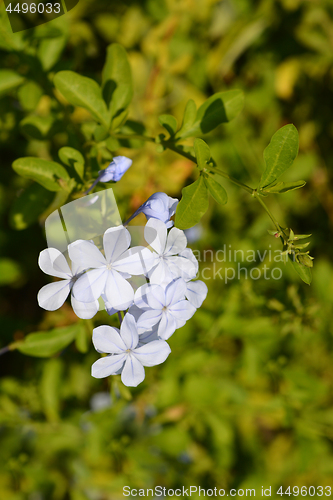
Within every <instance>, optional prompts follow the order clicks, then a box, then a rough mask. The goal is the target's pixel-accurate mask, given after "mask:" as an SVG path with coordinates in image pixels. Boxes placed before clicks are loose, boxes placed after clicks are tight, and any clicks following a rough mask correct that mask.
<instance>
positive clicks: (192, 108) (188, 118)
mask: <svg viewBox="0 0 333 500" xmlns="http://www.w3.org/2000/svg"><path fill="white" fill-rule="evenodd" d="M196 115H197V107H196V104H195V102H194V101H193V99H190V100H189V101H188V102H187V104H186V107H185V111H184V117H183V123H182V126H181V127H180V129H179V130H178V132H177V134H176V137H177V138H178V137H182V136H183V135H184V134H185V133H186V132H188V131H189V130H190V129H191V128H192V125H193V123H194V120H195V117H196Z"/></svg>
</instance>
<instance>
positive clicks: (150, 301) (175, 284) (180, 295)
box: [134, 278, 196, 340]
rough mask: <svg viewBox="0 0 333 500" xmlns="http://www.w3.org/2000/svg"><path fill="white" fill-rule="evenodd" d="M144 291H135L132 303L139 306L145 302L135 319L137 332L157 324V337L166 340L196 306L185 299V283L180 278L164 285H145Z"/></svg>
mask: <svg viewBox="0 0 333 500" xmlns="http://www.w3.org/2000/svg"><path fill="white" fill-rule="evenodd" d="M144 287H145V289H144V293H143V294H142V293H141V291H140V289H139V290H137V291H136V293H135V297H134V303H135V305H136V306H138V307H140V305H141V306H142V304H143V303H146V306H145V307H144V312H143V313H142V315H141V316H140V317H139V319H138V321H137V327H138V330H139V332H140V331H143V330H149V329H151V328H152V327H153V326H154V325H157V324H158V329H157V334H158V336H159V338H161V339H163V340H167V339H168V338H169V337H171V335H172V334H173V333H174V332H175V330H176V329H177V328H181V327H182V326H184V325H185V323H186V321H187V320H188V319H190V318H191V317H192V316H193V314H194V313H195V311H196V308H195V307H194V306H193V305H192V304H191V303H190V302H189V301H188V300H185V294H186V284H185V281H184V280H183V279H181V278H178V279H177V280H174V281H172V282H171V283H169V284H168V285H167V286H166V287H164V286H160V285H148V286H145V285H144Z"/></svg>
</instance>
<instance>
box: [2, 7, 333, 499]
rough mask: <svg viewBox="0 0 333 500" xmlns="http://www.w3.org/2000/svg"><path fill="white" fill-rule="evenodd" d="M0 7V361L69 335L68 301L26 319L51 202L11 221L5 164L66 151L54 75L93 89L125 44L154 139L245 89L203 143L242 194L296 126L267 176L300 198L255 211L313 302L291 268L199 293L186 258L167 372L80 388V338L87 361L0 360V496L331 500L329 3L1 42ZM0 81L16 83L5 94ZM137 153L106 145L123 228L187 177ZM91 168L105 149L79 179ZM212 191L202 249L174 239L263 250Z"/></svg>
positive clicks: (69, 118)
mask: <svg viewBox="0 0 333 500" xmlns="http://www.w3.org/2000/svg"><path fill="white" fill-rule="evenodd" d="M0 10H1V19H0V67H1V72H2V73H1V72H0V148H1V155H0V164H1V169H0V217H1V229H0V255H1V257H0V285H1V287H0V294H1V300H0V313H1V347H3V346H6V345H7V344H9V343H11V342H13V341H14V340H15V341H17V340H20V339H22V338H23V337H24V336H25V335H26V334H28V333H30V332H34V331H38V330H49V329H52V328H55V327H61V326H67V325H71V324H73V323H76V322H77V320H78V319H77V318H76V317H75V315H74V313H73V312H72V310H71V308H70V306H69V305H68V304H65V305H64V306H63V307H62V308H61V309H60V310H59V311H56V312H46V311H43V310H41V309H39V307H38V305H37V301H36V294H37V292H38V290H39V288H41V286H43V285H44V284H46V283H47V282H48V277H47V276H45V275H44V274H43V273H42V272H41V271H40V269H39V268H38V265H37V259H38V254H39V252H40V251H41V250H42V249H43V248H45V247H46V241H45V236H44V230H43V215H42V216H41V214H43V212H44V211H45V209H46V208H47V207H48V206H49V205H50V203H51V202H52V198H53V196H54V193H50V192H48V191H46V190H44V189H43V188H41V189H42V199H43V203H41V205H40V207H39V209H38V210H37V212H38V213H33V212H28V211H26V213H22V211H20V206H19V203H18V201H17V200H18V199H19V198H18V197H19V196H22V193H24V192H25V191H24V190H25V189H26V188H28V187H29V186H30V184H31V182H30V181H28V180H26V179H23V178H22V177H19V176H18V175H16V174H15V172H14V171H13V170H12V168H11V164H12V162H13V161H14V160H15V159H16V158H18V157H21V156H39V157H41V158H45V159H54V160H57V151H58V149H59V148H61V147H63V146H66V145H69V146H72V147H76V148H78V149H80V150H82V148H83V144H84V143H85V142H86V141H89V140H90V137H91V123H92V122H91V117H90V116H89V114H88V113H87V112H86V111H84V110H83V109H82V108H75V109H74V108H73V107H68V106H64V105H63V102H62V100H61V97H60V96H59V95H57V92H55V91H54V87H53V85H52V79H53V76H54V74H55V73H56V72H57V71H60V70H63V69H71V70H74V71H77V72H78V73H80V74H82V75H85V76H88V77H90V78H93V79H95V80H96V81H97V82H100V80H101V70H102V67H103V64H104V60H105V55H106V47H107V46H108V45H109V44H110V43H112V42H118V43H120V44H122V45H123V46H124V47H125V48H126V50H127V52H128V56H129V59H130V63H131V68H132V72H133V80H134V88H135V94H134V99H133V102H132V105H131V108H130V115H129V117H130V118H131V119H133V120H138V121H142V122H143V123H144V124H145V126H146V129H147V133H148V134H149V133H150V134H152V135H155V136H156V135H157V133H159V132H161V131H162V129H161V127H160V126H159V124H158V115H159V114H161V113H171V114H174V115H175V116H176V117H178V119H179V120H181V118H182V115H183V111H184V107H185V104H186V102H187V100H188V99H190V98H192V99H194V100H195V102H196V103H197V105H200V104H201V103H202V102H203V101H204V100H205V99H206V98H207V97H208V96H210V95H211V94H213V93H214V92H218V91H222V90H229V89H234V88H240V89H242V90H243V91H244V93H245V108H244V110H243V112H242V113H241V114H240V116H239V117H238V118H236V119H235V120H234V121H233V122H231V123H230V124H227V125H224V126H220V127H219V128H218V129H216V130H215V131H214V132H213V133H211V134H210V135H208V136H207V137H205V140H206V141H207V142H208V144H209V145H210V147H211V150H212V153H213V155H214V158H215V159H216V161H217V164H218V165H219V166H220V167H221V168H223V169H224V170H227V171H228V172H229V173H230V174H231V175H233V176H234V177H236V178H238V179H239V180H241V181H243V182H245V183H247V184H249V185H253V186H255V185H256V183H257V182H258V180H259V178H260V175H261V172H262V168H263V156H262V153H263V150H264V148H265V147H266V146H267V144H268V143H269V140H270V138H271V136H272V135H273V133H274V132H276V130H277V129H278V128H279V127H281V126H283V125H285V124H286V123H294V124H295V126H296V127H297V128H298V130H299V133H300V152H299V156H298V158H297V160H296V162H295V164H294V166H293V167H292V168H291V169H290V172H289V173H288V174H287V175H285V177H284V180H298V179H304V180H306V181H307V185H306V186H305V187H304V188H303V189H301V190H298V191H294V192H291V193H287V194H284V195H280V196H277V195H276V196H270V197H269V198H268V201H267V203H268V205H269V207H270V208H271V210H272V211H273V212H274V213H275V215H276V217H277V219H278V220H279V222H280V223H281V224H282V225H283V226H284V227H292V228H293V230H294V231H295V232H297V233H312V234H313V237H312V245H311V255H313V256H314V257H315V261H314V262H315V267H314V272H313V283H312V285H311V286H310V287H309V286H307V285H306V284H304V283H302V282H301V281H300V280H299V278H298V276H297V275H296V274H295V273H294V272H293V270H292V269H291V268H290V267H289V264H288V265H287V266H284V265H283V264H275V263H272V262H269V261H268V259H266V260H265V261H264V262H260V261H259V259H258V261H257V262H256V263H253V262H252V263H249V262H241V264H242V266H247V267H248V269H249V270H250V269H251V268H253V267H259V268H262V266H263V265H265V264H266V265H267V266H269V267H272V266H273V267H276V266H280V267H281V269H282V271H283V276H282V278H281V279H279V280H273V279H268V280H265V279H259V280H250V279H244V276H243V277H242V278H241V279H235V280H232V281H230V282H228V283H227V284H226V283H225V281H224V280H221V279H219V278H217V279H212V278H213V274H214V262H210V259H209V262H206V263H204V262H201V264H200V265H201V266H202V267H208V268H209V269H208V271H206V277H207V278H208V279H207V281H206V283H207V285H208V287H209V293H208V297H207V299H206V301H205V302H204V304H203V306H202V308H201V309H200V310H198V311H197V313H196V314H195V316H194V317H193V318H192V319H191V320H190V321H189V322H188V323H187V324H186V325H185V326H184V327H183V328H182V329H180V330H177V331H176V333H175V334H174V335H173V336H172V338H171V339H170V346H171V349H172V354H171V355H170V357H169V358H168V360H167V361H166V362H165V363H164V364H163V365H161V366H158V367H154V368H148V369H147V370H146V379H145V381H144V382H143V383H142V384H141V385H140V386H139V387H138V388H136V389H130V390H127V389H126V390H124V389H123V388H122V387H121V385H120V384H119V382H118V380H117V379H114V382H113V383H112V381H111V380H95V379H93V378H92V377H91V376H90V366H91V364H92V363H93V362H94V361H95V360H96V359H97V358H98V357H99V355H98V354H97V353H96V352H95V351H94V349H93V347H92V345H91V344H90V339H88V338H87V339H86V340H88V344H87V346H86V345H85V342H84V341H82V342H81V343H80V342H76V344H75V343H73V344H72V345H70V346H69V347H68V348H67V349H65V350H64V351H63V352H62V353H61V354H60V355H57V356H55V357H53V358H52V359H38V358H33V357H29V356H24V355H23V354H20V353H17V352H10V353H7V354H5V355H3V356H2V357H1V358H0V362H1V366H0V371H1V379H0V499H1V500H2V499H4V500H110V499H112V500H113V499H118V498H123V497H122V488H123V486H125V485H129V486H131V487H133V488H140V487H141V488H143V487H154V486H155V485H161V486H166V487H168V488H175V487H179V486H182V485H185V486H189V485H200V486H201V487H203V488H211V487H214V486H217V487H219V488H257V494H259V491H260V490H261V486H262V485H264V486H265V487H269V486H272V488H273V491H276V490H277V488H278V487H279V486H281V485H283V486H284V487H287V486H289V485H291V486H293V485H298V486H302V485H305V486H311V485H313V486H317V485H322V486H326V485H331V486H332V487H333V479H332V478H333V355H332V346H333V337H332V334H333V328H332V323H333V309H332V305H333V267H332V259H331V257H332V244H333V239H332V223H333V194H332V189H331V185H332V184H331V183H332V168H333V155H332V141H333V114H332V110H333V4H332V2H331V0H321V1H320V2H317V1H308V0H276V1H275V0H222V1H216V0H146V1H136V2H135V1H131V0H127V1H123V2H114V1H105V0H99V1H98V2H97V1H96V0H93V1H92V0H81V1H80V3H79V5H78V6H77V7H76V8H74V9H73V11H71V12H70V13H69V14H67V15H65V16H63V17H61V18H59V19H58V20H55V21H53V22H51V23H48V24H46V25H43V26H40V27H38V28H36V29H29V30H27V31H21V32H19V33H17V34H15V35H13V34H12V33H11V31H10V28H9V23H8V20H7V18H6V15H5V13H4V5H3V4H2V5H0ZM24 23H27V24H26V25H25V24H24ZM24 27H29V24H28V20H25V19H24V18H22V28H24ZM4 70H5V71H7V73H3V71H4ZM8 71H14V72H15V74H16V77H15V78H14V77H12V79H9V81H8V74H9V75H11V73H8ZM1 75H2V76H4V75H7V76H6V78H1ZM127 146H128V144H127ZM134 146H137V147H136V148H135V149H132V148H128V147H126V143H125V144H124V142H122V143H119V142H117V141H114V145H113V149H114V151H113V152H114V153H115V154H118V155H119V154H123V155H127V156H129V157H131V158H132V159H133V166H132V167H131V169H130V170H129V171H128V172H127V174H126V175H125V176H124V178H123V179H122V180H121V181H120V182H119V183H118V184H116V185H114V192H115V196H116V198H117V201H118V205H119V208H120V211H121V213H122V216H123V217H124V218H126V217H128V216H129V215H130V214H131V213H132V212H133V211H134V210H135V209H136V208H137V207H138V206H139V205H140V204H141V203H142V202H143V201H145V200H146V199H147V198H148V196H150V195H151V194H152V193H154V192H156V191H164V192H166V193H168V194H169V195H170V196H174V197H178V198H179V197H180V195H181V189H182V187H183V186H184V185H186V184H188V183H189V182H191V181H192V180H194V179H195V178H196V175H197V174H196V173H195V171H194V167H193V164H191V162H189V161H187V160H186V159H184V158H182V157H178V156H177V155H176V154H174V153H172V152H165V153H163V154H161V153H159V152H158V151H157V148H156V146H155V145H154V144H141V143H138V144H134ZM108 154H109V153H108V152H107V151H102V153H101V162H100V163H99V165H96V168H95V171H94V168H93V167H92V170H91V171H90V173H89V175H90V176H91V177H93V178H95V177H96V171H97V170H98V168H101V167H102V166H104V163H105V162H106V163H107V161H108ZM224 185H225V188H226V189H227V192H228V196H229V202H228V204H227V205H225V206H223V207H219V206H217V205H216V204H214V203H213V202H211V203H210V207H209V211H208V213H206V215H205V216H204V218H203V220H202V223H201V224H200V226H199V233H200V238H199V239H197V238H196V237H195V235H194V237H193V232H192V235H191V233H190V234H189V237H190V239H191V240H195V241H192V242H191V247H192V248H193V249H196V250H200V251H201V252H203V251H204V250H212V251H213V252H216V251H217V250H218V249H221V248H223V245H226V246H227V247H228V245H231V247H230V248H232V249H242V250H244V252H245V251H247V250H251V249H252V250H260V252H263V251H264V250H265V249H269V248H271V249H272V251H274V250H277V249H279V248H280V244H279V241H278V240H275V239H274V238H273V237H272V236H269V235H268V233H267V229H272V226H271V223H270V220H269V218H268V217H267V215H266V214H265V213H264V212H263V211H262V210H261V207H260V205H259V204H256V202H255V200H253V199H252V198H251V196H249V195H248V194H247V193H245V192H241V191H240V190H239V189H238V188H237V187H235V186H233V185H229V184H227V182H225V184H224ZM13 207H14V208H13ZM28 214H29V215H28ZM40 216H41V217H40ZM38 217H39V223H38V220H37V219H38ZM44 218H45V212H44ZM191 236H192V238H191ZM270 245H271V246H270ZM215 265H217V267H218V268H220V267H222V268H223V269H224V268H225V267H233V266H237V263H235V262H225V263H219V262H217V263H215ZM209 278H210V279H209ZM106 321H109V319H108V317H107V316H106V315H105V313H103V312H101V313H99V316H97V317H96V318H94V324H95V325H97V324H101V323H105V322H106ZM112 321H114V324H116V320H111V324H112ZM273 497H274V495H273Z"/></svg>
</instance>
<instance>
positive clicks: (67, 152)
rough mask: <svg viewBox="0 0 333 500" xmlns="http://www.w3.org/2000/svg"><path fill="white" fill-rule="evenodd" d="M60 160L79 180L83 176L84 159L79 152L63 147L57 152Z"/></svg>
mask: <svg viewBox="0 0 333 500" xmlns="http://www.w3.org/2000/svg"><path fill="white" fill-rule="evenodd" d="M58 155H59V158H60V160H61V161H62V162H63V163H64V164H65V165H67V166H68V167H73V168H74V169H75V171H76V173H77V174H78V175H79V177H80V178H81V179H83V174H84V158H83V156H82V154H81V153H80V151H78V150H77V149H74V148H69V147H64V148H61V149H60V150H59V152H58Z"/></svg>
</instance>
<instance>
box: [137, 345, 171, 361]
mask: <svg viewBox="0 0 333 500" xmlns="http://www.w3.org/2000/svg"><path fill="white" fill-rule="evenodd" d="M170 352H171V349H170V347H169V345H168V344H167V343H166V342H164V340H153V341H152V342H149V344H146V345H144V346H142V347H138V348H137V349H135V351H134V352H133V355H134V356H135V357H136V358H137V359H138V360H139V361H140V363H141V364H142V365H143V366H155V365H160V364H161V363H163V362H164V361H165V360H166V359H167V357H168V356H169V354H170Z"/></svg>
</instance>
